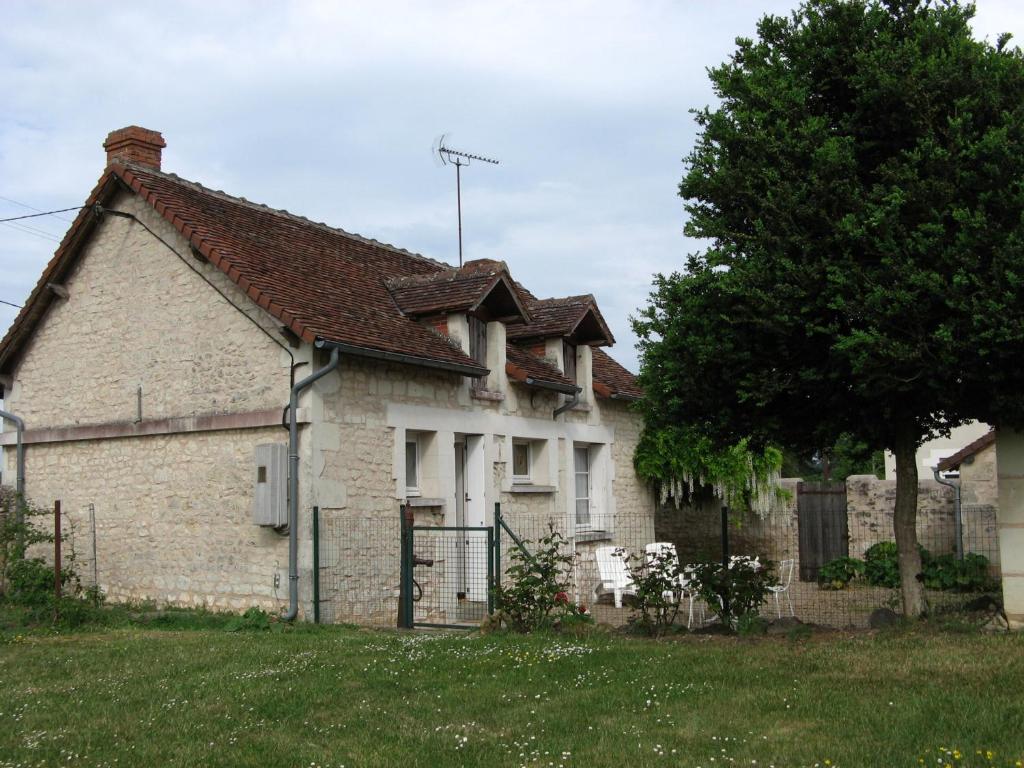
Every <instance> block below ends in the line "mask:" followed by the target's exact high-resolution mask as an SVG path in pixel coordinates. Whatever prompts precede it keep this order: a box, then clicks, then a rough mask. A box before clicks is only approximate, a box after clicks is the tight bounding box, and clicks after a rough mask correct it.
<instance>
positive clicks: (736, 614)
mask: <svg viewBox="0 0 1024 768" xmlns="http://www.w3.org/2000/svg"><path fill="white" fill-rule="evenodd" d="M776 583H778V582H777V580H776V578H775V567H774V565H773V564H772V563H771V562H768V561H762V562H761V563H759V564H758V563H757V562H756V561H754V560H752V559H750V558H736V559H734V560H732V561H731V562H730V563H729V565H728V566H723V565H722V564H721V563H696V564H694V565H693V566H692V588H694V589H696V590H697V593H698V594H699V595H700V597H701V599H703V600H704V602H705V603H706V604H707V606H708V608H709V609H710V610H711V612H712V613H714V614H715V615H716V616H717V617H718V618H719V619H720V620H721V622H722V624H723V625H724V626H728V627H732V628H733V629H735V628H736V627H738V626H739V624H740V621H741V620H744V621H746V619H745V617H747V616H751V615H756V614H757V613H758V611H760V609H761V606H762V605H764V603H765V601H767V599H768V595H769V594H770V590H769V587H771V586H773V585H775V584H776ZM726 604H728V610H727V609H726Z"/></svg>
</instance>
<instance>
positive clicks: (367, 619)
mask: <svg viewBox="0 0 1024 768" xmlns="http://www.w3.org/2000/svg"><path fill="white" fill-rule="evenodd" d="M319 517H320V530H319V544H318V546H319V563H318V565H319V568H318V571H319V573H318V576H319V608H320V610H319V614H320V620H321V621H322V622H324V623H327V624H331V623H353V624H361V625H367V626H388V627H393V626H395V624H396V622H397V617H398V596H399V583H400V574H401V557H400V538H399V533H400V532H399V518H398V513H397V511H395V510H392V509H382V510H381V511H380V512H376V513H356V512H349V511H346V510H332V509H322V510H320V514H319Z"/></svg>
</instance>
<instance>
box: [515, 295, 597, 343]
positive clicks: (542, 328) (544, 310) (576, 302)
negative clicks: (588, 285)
mask: <svg viewBox="0 0 1024 768" xmlns="http://www.w3.org/2000/svg"><path fill="white" fill-rule="evenodd" d="M526 306H527V309H528V310H529V312H530V315H531V318H532V319H531V320H530V322H528V323H516V324H510V325H509V326H508V338H510V339H539V338H548V337H551V336H562V337H566V338H572V337H574V336H582V338H580V339H579V340H580V341H581V343H590V342H599V343H602V344H614V343H615V338H614V337H613V336H612V333H611V331H610V330H609V329H608V324H607V323H605V321H604V318H603V317H602V316H601V312H600V310H598V308H597V302H596V301H595V300H594V297H593V296H591V295H589V294H587V295H584V296H566V297H564V298H557V299H531V300H529V301H528V302H527V305H526Z"/></svg>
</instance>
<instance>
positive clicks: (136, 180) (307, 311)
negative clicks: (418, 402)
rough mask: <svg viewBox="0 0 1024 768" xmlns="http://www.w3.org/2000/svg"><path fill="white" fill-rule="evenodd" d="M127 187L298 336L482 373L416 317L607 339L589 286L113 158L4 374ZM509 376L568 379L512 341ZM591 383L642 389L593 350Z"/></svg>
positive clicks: (511, 331) (600, 387)
mask: <svg viewBox="0 0 1024 768" xmlns="http://www.w3.org/2000/svg"><path fill="white" fill-rule="evenodd" d="M125 190H130V191H132V192H134V193H136V194H137V195H138V196H139V197H140V198H141V199H143V200H144V201H146V202H147V203H148V204H149V205H151V206H152V207H153V209H154V210H155V211H156V212H157V213H158V214H159V215H160V216H162V217H163V218H164V219H165V220H166V221H168V222H169V223H170V224H171V225H172V226H173V227H174V228H175V229H176V230H177V231H178V232H179V233H180V234H181V236H182V237H183V238H185V240H186V241H188V243H189V245H190V247H191V248H192V251H193V255H196V256H198V257H201V258H203V259H205V260H207V261H209V263H210V264H212V265H214V266H215V267H217V268H218V269H220V270H221V271H222V272H223V273H224V274H225V275H227V276H228V277H229V278H230V279H231V280H233V281H234V282H235V283H236V284H237V285H238V286H239V288H241V289H242V290H243V291H245V293H246V294H247V295H248V296H249V297H250V298H251V299H252V300H253V301H254V302H256V303H257V304H258V305H259V306H260V307H262V308H263V309H264V310H266V311H267V312H269V313H270V314H271V315H272V316H273V317H275V318H277V319H278V320H279V321H280V322H281V323H282V325H283V326H285V327H286V328H288V329H289V330H290V331H291V332H292V333H294V334H295V335H296V336H298V337H299V338H301V339H303V340H305V341H307V342H314V341H320V340H322V341H324V342H328V343H331V344H336V345H339V346H341V347H342V348H343V350H344V351H346V352H349V353H351V354H367V355H369V356H382V357H385V358H387V357H389V356H390V357H392V358H393V359H400V360H402V361H404V362H409V363H413V364H422V365H426V366H432V367H442V368H450V369H452V370H457V371H458V372H461V373H464V374H466V375H482V374H485V373H486V372H487V371H486V368H482V367H481V366H480V365H479V363H477V362H475V361H474V360H472V359H471V358H470V357H469V356H468V355H466V354H465V352H463V350H462V349H461V347H459V346H458V345H457V344H455V343H454V342H453V341H452V340H451V339H450V338H448V336H446V335H445V334H443V333H441V332H439V331H438V330H436V329H435V328H434V327H432V326H431V325H430V324H429V323H421V322H418V321H417V319H416V318H417V317H422V316H425V315H429V314H431V313H436V312H439V311H470V312H477V313H482V314H485V315H487V316H488V317H492V318H494V319H501V320H503V321H504V322H506V327H507V329H508V338H509V340H510V341H512V340H528V339H540V338H544V337H550V336H561V337H564V338H567V339H569V340H571V341H573V342H575V343H581V344H611V343H613V341H614V340H613V337H612V334H611V332H610V331H609V330H608V327H607V324H606V323H605V322H604V319H603V318H602V317H601V314H600V312H599V310H598V309H597V304H596V302H595V301H594V298H593V296H574V297H567V298H560V299H543V300H538V299H536V298H535V297H534V296H533V295H532V294H530V293H529V292H528V291H526V290H525V289H522V287H521V286H519V285H518V284H517V283H516V282H515V281H514V280H512V278H511V276H510V275H509V272H508V268H507V266H506V265H505V263H504V262H500V261H489V260H479V261H474V262H469V263H467V264H466V265H465V266H464V267H462V268H459V269H456V268H453V267H451V266H449V265H447V264H443V263H441V262H437V261H434V260H432V259H428V258H426V257H424V256H421V255H419V254H416V253H412V252H410V251H406V250H403V249H401V248H396V247H394V246H391V245H387V244H384V243H380V242H377V241H375V240H371V239H369V238H365V237H361V236H359V235H355V234H352V233H349V232H345V231H343V230H340V229H336V228H334V227H330V226H328V225H326V224H321V223H317V222H314V221H310V220H308V219H305V218H302V217H301V216H296V215H294V214H291V213H289V212H287V211H282V210H276V209H273V208H268V207H266V206H263V205H259V204H256V203H252V202H249V201H248V200H245V199H244V198H239V197H233V196H231V195H228V194H225V193H224V192H220V191H216V190H212V189H207V188H206V187H203V186H202V185H200V184H197V183H195V182H192V181H188V180H185V179H182V178H180V177H178V176H175V175H174V174H170V173H165V172H162V171H159V170H157V169H155V168H153V167H150V166H149V165H145V164H142V165H140V164H137V163H133V162H130V161H124V160H122V161H113V162H111V163H110V164H109V165H108V167H107V170H106V172H105V173H104V174H103V176H102V177H101V178H100V180H99V182H98V183H97V185H96V187H95V188H94V189H93V191H92V193H91V194H90V195H89V198H88V199H87V201H86V204H85V206H84V207H83V209H82V210H81V211H80V212H79V214H78V216H77V218H76V219H75V221H74V223H73V224H72V226H71V228H70V230H69V231H68V233H67V234H66V235H65V237H64V239H63V240H62V242H61V244H60V246H59V247H58V248H57V251H56V253H55V254H54V256H53V258H52V259H51V260H50V262H49V263H48V264H47V266H46V268H45V269H44V271H43V274H42V276H41V277H40V279H39V281H38V283H37V284H36V286H35V288H34V289H33V291H32V293H31V295H30V296H29V298H28V300H27V301H26V302H25V305H24V307H23V308H22V310H21V311H20V312H19V314H18V316H17V318H16V319H15V321H14V323H13V325H12V326H11V328H10V329H9V330H8V331H7V333H6V335H5V336H4V338H3V340H2V341H0V373H3V372H7V371H9V370H10V369H11V367H12V366H13V364H14V362H15V361H16V360H17V358H18V355H19V354H20V351H21V350H22V348H23V347H24V345H25V343H26V342H27V341H28V339H29V338H30V336H31V333H32V331H33V329H34V328H35V325H36V324H37V323H38V322H39V320H40V319H41V318H42V317H43V315H44V314H45V312H46V310H47V308H48V306H49V304H50V302H51V301H53V300H54V298H55V296H56V295H57V294H58V293H59V291H54V290H51V286H53V285H60V284H61V283H62V282H63V281H64V280H65V278H66V277H67V275H68V274H69V273H70V271H71V270H72V268H73V267H74V263H75V260H76V259H77V257H78V255H79V253H80V251H81V246H82V245H83V244H84V243H85V242H86V241H87V239H88V235H89V234H90V233H91V232H92V231H93V229H94V228H95V227H96V226H97V225H98V223H99V222H100V221H101V220H102V215H101V208H100V207H101V206H104V205H109V203H110V201H111V200H112V199H113V198H114V197H115V195H116V194H117V193H118V192H119V191H125ZM507 359H508V368H509V374H510V375H511V376H512V378H513V379H514V380H519V381H523V382H524V383H526V382H527V379H529V380H530V381H532V382H535V383H541V382H543V383H545V384H547V385H550V386H551V387H553V388H558V387H571V386H573V384H572V382H570V381H569V380H568V379H566V378H565V377H564V376H563V375H562V374H561V372H560V371H558V369H557V368H555V367H554V366H552V365H550V364H549V363H547V362H545V361H543V360H541V359H539V358H538V357H536V356H534V355H532V354H530V353H529V352H528V351H526V350H525V349H523V348H522V347H518V346H515V345H513V344H510V345H509V354H508V358H507ZM594 387H595V391H597V392H598V394H600V395H602V396H606V397H613V396H623V397H635V396H638V395H639V389H638V388H637V387H636V382H635V379H634V378H633V376H632V374H630V373H629V372H628V371H626V369H625V368H623V367H622V366H620V365H618V363H615V362H614V361H613V360H611V358H609V357H608V356H607V355H606V354H605V353H604V352H601V351H600V350H598V349H596V348H595V349H594Z"/></svg>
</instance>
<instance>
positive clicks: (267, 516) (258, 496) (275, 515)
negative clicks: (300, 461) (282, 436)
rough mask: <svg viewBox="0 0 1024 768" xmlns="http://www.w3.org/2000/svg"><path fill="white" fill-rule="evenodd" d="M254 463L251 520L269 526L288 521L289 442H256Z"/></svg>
mask: <svg viewBox="0 0 1024 768" xmlns="http://www.w3.org/2000/svg"><path fill="white" fill-rule="evenodd" d="M254 464H255V467H254V468H253V480H254V491H253V495H252V521H253V522H254V523H255V524H256V525H266V526H270V527H272V528H281V527H283V526H286V525H288V444H287V443H266V444H264V445H257V446H256V452H255V454H254Z"/></svg>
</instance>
